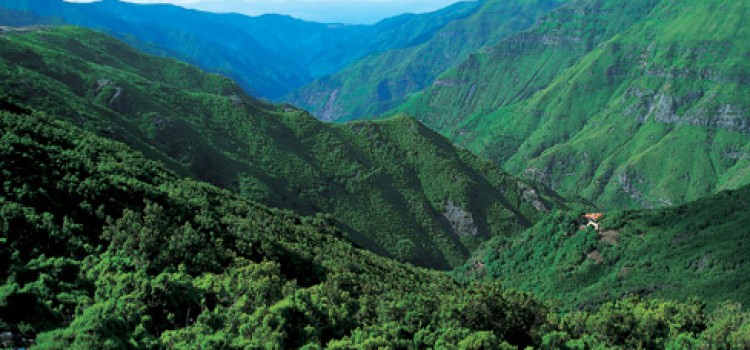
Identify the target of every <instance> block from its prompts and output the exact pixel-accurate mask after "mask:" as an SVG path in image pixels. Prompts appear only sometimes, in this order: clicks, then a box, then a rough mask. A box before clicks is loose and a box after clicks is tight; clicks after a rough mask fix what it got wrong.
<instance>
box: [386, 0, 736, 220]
mask: <svg viewBox="0 0 750 350" xmlns="http://www.w3.org/2000/svg"><path fill="white" fill-rule="evenodd" d="M749 11H750V7H748V4H747V3H746V2H741V1H739V2H738V1H731V0H726V1H706V0H679V1H671V0H663V1H657V0H639V1H626V2H623V1H611V0H580V1H574V2H571V3H569V4H568V5H566V6H564V7H562V8H560V9H559V10H557V11H555V12H553V13H552V14H550V15H549V16H547V17H546V18H544V19H543V20H541V21H539V22H538V23H537V25H536V26H535V27H534V28H532V29H531V30H529V31H527V32H524V33H520V34H517V35H513V36H510V37H508V38H507V39H506V40H504V41H503V42H501V43H500V44H499V45H496V46H495V47H493V48H491V49H488V50H485V51H484V52H481V53H477V54H474V55H471V56H470V57H469V58H468V59H467V60H466V61H465V62H464V63H463V64H461V65H459V66H458V67H456V68H455V69H451V70H449V71H448V72H446V73H444V74H443V75H441V76H440V77H439V78H438V79H439V80H441V81H447V82H452V83H451V84H443V85H442V86H433V87H432V88H430V89H428V90H427V91H425V92H424V93H421V94H419V95H417V96H415V97H414V98H412V99H411V100H410V101H409V102H408V103H406V104H405V105H404V106H402V107H400V108H398V111H399V112H406V113H409V114H412V115H414V116H415V117H416V118H417V119H419V120H420V121H423V122H424V123H425V124H427V125H428V126H430V127H431V128H433V129H435V130H438V131H440V132H441V133H443V134H444V135H447V136H448V137H449V138H451V139H452V140H453V141H455V142H457V143H458V144H460V145H463V146H465V147H467V148H468V149H470V150H472V151H474V152H477V153H480V154H482V155H484V156H486V157H488V158H491V159H493V160H495V161H497V162H498V163H500V164H502V165H503V166H504V167H505V168H506V169H508V170H509V171H511V172H512V173H515V174H523V175H525V176H527V177H529V178H533V179H536V180H538V181H542V182H544V183H545V184H547V185H548V186H550V187H551V188H553V189H555V190H558V191H560V192H561V193H575V194H576V195H581V196H583V197H584V198H586V199H589V200H592V201H594V202H595V203H596V204H597V205H599V206H600V207H604V208H608V209H627V208H653V207H664V206H669V205H678V204H682V203H686V202H688V201H692V200H695V199H698V198H701V197H704V196H706V195H710V194H713V193H716V192H719V191H721V190H726V189H733V188H738V187H741V186H743V185H746V184H748V183H750V178H749V177H748V174H749V173H748V172H747V168H748V164H750V163H749V162H750V156H748V155H750V151H749V148H748V147H750V144H749V143H748V141H747V133H748V131H750V129H748V118H747V115H746V113H745V111H746V110H747V109H748V104H749V103H750V101H748V98H747V97H748V96H750V94H748V85H747V79H746V77H747V76H748V72H750V66H748V65H747V60H746V52H747V43H748V42H750V40H749V37H748V35H749V33H748V30H747V25H746V21H745V19H746V18H747V17H748V16H749V15H750V14H749V13H750V12H749ZM725 14H731V15H729V16H725Z"/></svg>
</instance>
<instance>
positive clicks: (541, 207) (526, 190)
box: [518, 181, 549, 213]
mask: <svg viewBox="0 0 750 350" xmlns="http://www.w3.org/2000/svg"><path fill="white" fill-rule="evenodd" d="M518 189H519V190H520V191H521V198H522V199H523V200H524V201H526V202H528V203H530V204H531V205H532V206H533V207H534V208H535V209H536V210H538V211H540V212H543V213H546V212H549V208H547V206H546V205H545V204H544V201H542V198H541V197H540V196H539V193H538V192H537V191H536V189H534V188H533V187H531V186H528V185H526V184H525V183H523V182H520V181H519V182H518Z"/></svg>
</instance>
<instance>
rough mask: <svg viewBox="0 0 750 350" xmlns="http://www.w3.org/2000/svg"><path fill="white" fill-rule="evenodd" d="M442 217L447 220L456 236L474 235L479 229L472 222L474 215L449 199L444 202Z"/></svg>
mask: <svg viewBox="0 0 750 350" xmlns="http://www.w3.org/2000/svg"><path fill="white" fill-rule="evenodd" d="M444 209H445V210H444V211H443V212H442V215H443V217H444V218H445V219H446V220H448V222H449V223H450V225H451V229H452V230H453V234H455V235H456V236H459V237H461V236H476V235H478V234H479V229H478V228H477V225H476V224H475V223H474V217H473V216H472V215H471V213H469V212H467V211H464V210H463V209H462V208H461V207H460V206H458V205H456V204H454V203H453V202H451V201H447V202H445V207H444Z"/></svg>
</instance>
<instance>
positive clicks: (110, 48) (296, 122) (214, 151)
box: [0, 28, 561, 268]
mask: <svg viewBox="0 0 750 350" xmlns="http://www.w3.org/2000/svg"><path fill="white" fill-rule="evenodd" d="M0 41H2V46H1V48H0V72H2V73H1V74H2V76H3V77H4V78H5V79H3V80H2V89H0V91H2V92H3V94H4V95H6V97H7V98H9V99H11V100H16V101H18V102H19V103H22V104H26V105H28V106H31V107H33V108H36V109H39V110H43V111H47V112H49V113H52V114H55V115H61V116H66V117H67V118H68V119H69V120H72V121H74V122H76V123H78V124H81V125H85V126H86V127H88V128H90V129H92V130H96V131H97V132H99V133H100V134H102V135H106V136H108V137H111V138H114V139H117V140H122V141H125V142H126V143H128V144H130V145H132V146H134V147H135V148H136V149H138V150H141V151H142V152H144V153H145V154H146V155H147V156H149V157H151V158H153V159H157V160H161V161H163V162H165V163H166V164H168V165H169V166H170V167H171V168H172V169H175V170H176V171H178V172H180V173H181V174H186V175H191V176H193V177H195V178H198V179H201V180H205V181H209V182H211V183H213V184H216V185H219V186H220V187H224V188H229V189H233V190H235V191H238V192H240V193H241V194H242V195H243V196H245V197H246V198H249V199H253V200H258V201H261V202H263V203H266V204H269V205H272V206H277V207H282V208H288V209H292V210H295V211H296V212H298V213H303V214H312V213H318V212H322V213H328V214H331V215H332V216H333V217H334V218H335V219H336V221H337V222H338V224H339V227H341V228H342V229H343V230H344V231H345V232H347V234H349V235H350V237H351V238H352V239H353V240H354V241H356V242H358V243H359V244H361V245H362V246H365V247H367V248H369V249H371V250H373V251H376V252H378V253H380V254H384V255H388V256H393V257H396V258H398V259H400V260H403V261H409V262H413V263H416V264H419V265H423V266H432V267H440V268H445V267H448V266H456V265H457V264H460V263H461V262H462V261H463V260H464V259H465V258H466V257H467V256H468V254H469V252H470V251H471V250H472V249H473V248H474V247H476V246H477V244H478V243H479V242H481V241H483V240H485V239H487V238H489V237H491V236H495V235H502V234H510V233H513V232H517V231H519V230H521V229H523V228H525V227H528V226H529V225H531V224H532V223H533V222H535V221H536V220H538V219H539V218H540V217H541V215H542V214H543V213H542V212H541V211H540V210H542V211H544V210H545V209H546V208H551V207H552V206H553V205H556V204H559V203H560V202H561V200H560V199H559V198H558V197H556V196H555V195H554V194H551V193H548V192H546V191H544V190H540V189H538V188H535V187H533V186H531V185H529V184H527V183H524V182H522V181H519V180H517V179H516V178H514V177H512V176H509V175H508V174H506V173H504V172H502V171H501V170H499V169H498V168H497V167H495V166H493V165H491V164H490V163H489V162H486V161H482V160H480V159H479V158H477V157H475V156H472V155H471V154H469V153H468V152H466V151H463V150H458V149H456V148H455V147H453V146H452V145H451V144H450V143H449V142H448V141H447V140H445V139H444V138H442V137H440V136H439V135H437V134H436V133H434V132H431V131H429V130H428V129H427V128H425V127H424V126H422V125H421V124H419V123H418V122H416V121H414V120H413V119H409V118H406V117H397V118H393V119H391V120H387V121H382V122H367V123H354V124H350V125H329V124H325V123H321V122H319V121H317V120H315V119H314V118H312V117H311V116H309V115H308V114H307V113H304V112H301V111H298V110H294V109H291V108H288V107H283V106H272V105H265V104H262V103H260V102H258V101H257V100H254V99H252V98H250V97H247V96H245V95H243V94H242V93H241V91H240V89H239V87H237V86H236V85H234V84H233V83H232V82H231V81H230V80H228V79H225V78H222V77H220V76H216V75H207V74H204V73H202V72H200V71H198V70H197V69H195V68H192V67H190V66H187V65H184V64H181V63H177V62H174V61H170V60H165V59H160V58H156V57H152V56H146V55H143V54H140V53H138V52H137V51H134V50H132V49H131V48H129V47H127V46H126V45H124V44H122V43H120V42H118V41H115V40H113V39H111V38H109V37H107V36H104V35H101V34H97V33H95V32H91V31H88V30H83V29H77V28H59V29H54V30H50V31H40V32H36V33H30V34H8V35H4V36H2V37H0ZM451 206H454V207H456V208H458V210H452V211H451V210H449V209H450V207H451ZM444 214H445V215H444ZM446 215H447V216H449V217H450V218H449V219H446ZM466 216H470V219H468V220H467V218H466ZM449 220H452V221H449ZM472 221H473V223H472Z"/></svg>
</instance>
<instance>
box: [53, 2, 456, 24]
mask: <svg viewBox="0 0 750 350" xmlns="http://www.w3.org/2000/svg"><path fill="white" fill-rule="evenodd" d="M66 1H71V2H92V1H96V0H66ZM123 1H128V2H135V3H171V4H176V5H180V6H183V7H188V8H195V9H199V10H205V11H214V12H237V13H244V14H248V15H259V14H264V13H281V14H286V15H290V16H294V17H297V18H302V19H305V20H308V21H316V22H339V23H374V22H377V21H378V20H381V19H383V18H385V17H390V16H394V15H398V14H401V13H406V12H412V13H422V12H429V11H434V10H437V9H439V8H442V7H445V6H448V5H450V4H452V3H455V2H458V1H457V0H123Z"/></svg>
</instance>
